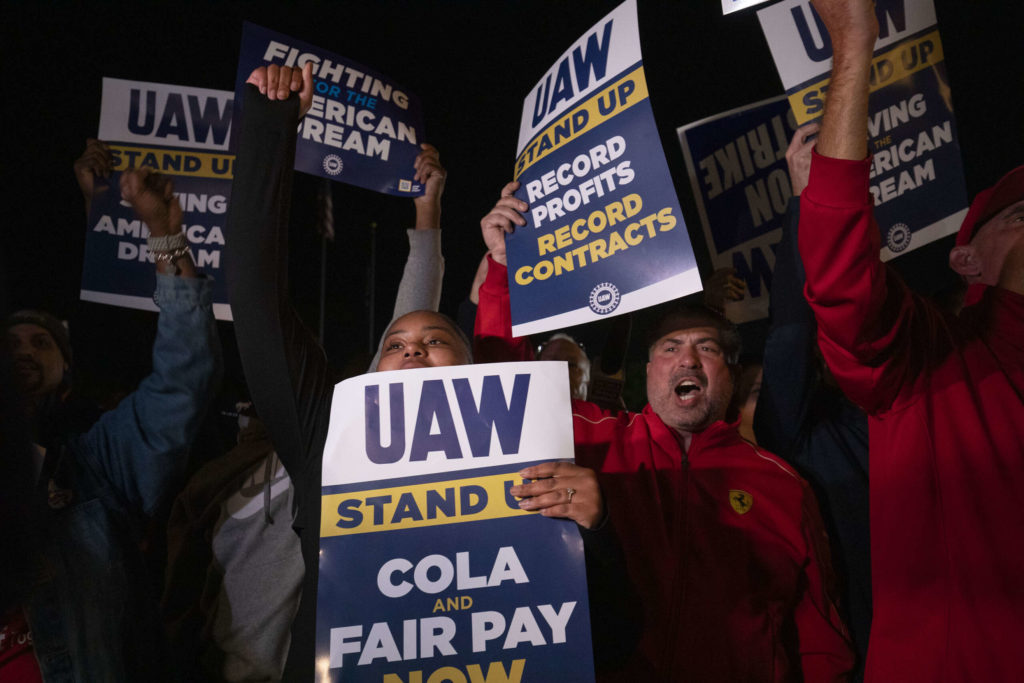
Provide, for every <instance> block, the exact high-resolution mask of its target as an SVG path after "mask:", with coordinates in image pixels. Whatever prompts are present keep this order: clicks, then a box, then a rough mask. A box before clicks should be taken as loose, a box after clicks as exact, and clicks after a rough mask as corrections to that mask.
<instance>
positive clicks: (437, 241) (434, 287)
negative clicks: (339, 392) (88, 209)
mask: <svg viewBox="0 0 1024 683" xmlns="http://www.w3.org/2000/svg"><path fill="white" fill-rule="evenodd" d="M406 232H407V233H408V234H409V258H408V259H406V261H405V271H404V272H403V273H402V281H401V283H399V285H398V295H397V296H396V297H395V310H394V312H393V313H392V315H391V322H389V323H388V327H390V326H391V323H393V322H394V321H395V320H397V319H398V318H401V317H402V316H403V315H405V314H406V313H412V312H413V311H422V310H428V311H436V310H437V307H438V306H439V305H440V303H441V279H442V277H443V276H444V256H442V255H441V231H440V230H407V231H406ZM383 343H384V338H383V337H381V339H380V341H378V342H377V354H376V355H375V356H374V357H373V362H372V363H370V369H369V370H368V371H367V372H375V371H376V370H377V363H379V362H380V352H381V344H383Z"/></svg>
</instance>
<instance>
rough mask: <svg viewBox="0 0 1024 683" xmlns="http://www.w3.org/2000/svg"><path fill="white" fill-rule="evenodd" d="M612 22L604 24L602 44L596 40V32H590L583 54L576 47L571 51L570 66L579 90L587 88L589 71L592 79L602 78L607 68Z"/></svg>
mask: <svg viewBox="0 0 1024 683" xmlns="http://www.w3.org/2000/svg"><path fill="white" fill-rule="evenodd" d="M611 37H612V22H611V21H609V22H608V23H607V24H605V25H604V35H603V36H602V40H603V41H604V45H601V44H600V43H598V42H597V33H591V34H590V35H589V36H588V37H587V52H586V55H584V54H583V53H582V52H581V51H580V48H579V47H577V48H576V49H575V50H573V51H572V66H573V70H574V71H575V72H576V84H577V85H578V86H579V89H580V92H582V91H584V90H586V89H587V86H588V85H590V73H591V71H593V73H594V80H597V81H599V80H601V79H602V78H604V73H605V71H606V69H607V68H608V48H609V46H610V45H611V44H612V41H611Z"/></svg>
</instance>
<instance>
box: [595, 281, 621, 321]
mask: <svg viewBox="0 0 1024 683" xmlns="http://www.w3.org/2000/svg"><path fill="white" fill-rule="evenodd" d="M620 301H622V297H621V296H620V295H619V288H618V287H616V286H615V285H613V284H612V283H610V282H602V283H601V284H599V285H598V286H597V287H594V288H593V289H592V290H590V310H592V311H593V312H594V313H597V314H598V315H607V314H609V313H611V312H612V311H614V310H615V309H616V308H618V307H619V302H620Z"/></svg>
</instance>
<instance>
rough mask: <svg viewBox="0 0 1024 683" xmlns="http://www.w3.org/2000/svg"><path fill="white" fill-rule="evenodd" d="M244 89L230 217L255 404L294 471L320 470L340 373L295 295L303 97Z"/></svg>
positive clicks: (242, 338)
mask: <svg viewBox="0 0 1024 683" xmlns="http://www.w3.org/2000/svg"><path fill="white" fill-rule="evenodd" d="M244 97H245V100H244V105H245V106H244V114H243V115H242V120H241V126H240V130H238V131H237V133H238V146H237V149H238V155H237V157H236V158H235V177H234V183H233V185H232V189H231V207H230V210H229V213H228V220H227V229H228V243H227V249H228V253H227V259H228V266H227V279H228V288H229V292H230V295H231V310H232V315H233V317H234V320H235V333H236V335H237V338H238V350H239V353H240V354H241V357H242V367H243V369H244V370H245V377H246V380H247V382H248V384H249V390H250V392H251V394H252V398H253V403H254V404H255V406H256V410H257V412H258V413H259V416H260V419H261V420H262V421H263V422H264V424H266V426H267V429H268V430H269V432H270V435H271V438H272V439H273V442H274V445H275V447H276V449H277V452H278V454H279V456H280V458H281V461H282V462H283V463H284V465H285V467H286V468H287V470H288V473H289V474H290V475H291V477H292V478H293V479H294V480H296V482H298V481H306V480H307V477H308V476H318V473H317V472H314V471H312V470H314V469H318V468H319V466H320V463H319V458H317V457H315V453H316V451H317V449H318V446H317V445H316V444H317V441H318V439H320V438H322V436H323V434H325V433H326V425H325V422H326V420H327V419H328V418H329V415H330V402H331V395H332V394H331V392H332V387H333V382H332V381H331V373H330V371H329V368H328V366H327V359H326V357H325V355H324V352H323V349H322V348H320V346H319V344H317V342H316V340H315V339H314V337H313V335H312V334H311V333H310V331H309V330H308V329H307V328H306V327H305V326H304V325H303V324H302V321H301V320H299V317H298V315H297V314H296V312H295V310H294V309H293V308H292V305H291V302H290V300H289V296H288V217H289V208H290V194H291V184H292V166H293V164H294V160H295V136H296V132H295V131H296V127H297V125H298V98H297V96H296V95H292V97H291V98H289V99H288V100H285V101H283V102H282V101H277V102H272V101H270V100H268V99H266V98H265V97H263V96H261V95H260V94H259V91H258V90H257V89H256V88H255V87H254V86H251V85H247V86H246V88H245V95H244ZM302 489H304V487H303V486H300V485H299V484H298V483H297V484H296V490H302Z"/></svg>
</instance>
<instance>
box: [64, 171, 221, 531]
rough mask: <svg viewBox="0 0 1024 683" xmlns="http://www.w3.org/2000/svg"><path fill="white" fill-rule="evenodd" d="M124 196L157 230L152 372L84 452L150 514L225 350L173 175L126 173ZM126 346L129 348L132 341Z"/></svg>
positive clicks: (178, 468) (173, 472)
mask: <svg viewBox="0 0 1024 683" xmlns="http://www.w3.org/2000/svg"><path fill="white" fill-rule="evenodd" d="M121 192H122V196H123V197H124V199H125V200H127V201H128V202H130V203H131V204H132V206H133V208H134V209H135V211H136V213H137V214H138V215H139V217H140V218H141V219H142V220H143V222H145V223H146V225H147V226H148V227H149V230H150V238H149V242H150V248H151V250H152V251H153V252H154V253H155V254H156V257H157V266H156V270H157V273H158V274H157V287H156V294H155V295H154V297H153V299H154V300H155V301H156V303H157V305H158V306H159V307H160V316H159V318H158V322H157V335H156V341H155V342H154V344H153V371H152V372H151V373H150V375H149V376H148V377H146V378H145V379H144V380H142V383H141V384H140V385H139V388H138V389H136V390H135V391H134V392H133V393H132V394H130V395H129V396H128V397H127V398H125V399H124V400H123V401H121V403H120V404H118V406H117V408H115V409H114V410H112V411H110V412H108V413H106V414H104V415H103V416H102V417H101V418H100V420H99V421H98V422H97V423H96V425H94V426H93V428H92V429H90V430H89V431H88V432H87V433H86V434H84V435H83V436H82V437H81V439H82V440H83V449H82V452H83V453H85V454H87V456H86V457H88V458H91V460H90V464H92V465H93V466H95V467H97V468H99V469H100V470H101V471H103V473H104V475H105V477H106V479H107V480H108V481H110V482H111V484H112V485H113V486H114V487H115V489H116V490H117V491H118V492H119V493H120V494H121V495H122V497H123V498H124V500H125V502H126V504H127V505H129V506H130V507H132V508H134V509H136V510H139V511H141V512H143V513H147V514H148V513H151V512H153V510H154V509H155V508H156V507H157V505H158V504H159V503H160V501H161V499H162V498H163V495H164V494H165V493H166V491H167V488H168V486H169V485H170V484H171V483H172V482H174V481H175V479H176V477H177V476H179V475H180V473H181V472H182V471H183V469H184V466H185V457H186V452H187V450H188V447H189V445H190V443H191V442H192V439H193V437H194V436H195V434H196V431H197V430H198V428H199V424H200V421H201V419H202V416H203V414H204V413H205V412H206V408H207V406H208V405H209V402H210V399H211V398H212V396H213V393H214V391H215V388H216V386H217V384H218V383H219V381H220V373H221V349H220V341H219V340H218V339H217V329H216V325H215V322H214V319H213V313H212V311H211V306H212V292H211V289H210V281H209V280H207V279H205V278H199V277H196V271H195V266H194V264H193V263H192V257H191V254H189V252H188V249H187V245H186V246H184V247H181V246H178V247H175V246H174V245H176V244H184V236H183V235H182V232H181V216H182V213H181V205H180V204H179V203H178V200H177V199H176V198H175V197H174V195H173V194H172V192H173V187H172V185H171V182H170V180H169V179H168V178H166V177H164V176H161V175H159V174H157V173H154V172H152V171H151V170H150V169H138V170H130V171H125V172H124V173H123V174H122V176H121ZM125 343H130V341H129V340H126V342H125Z"/></svg>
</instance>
